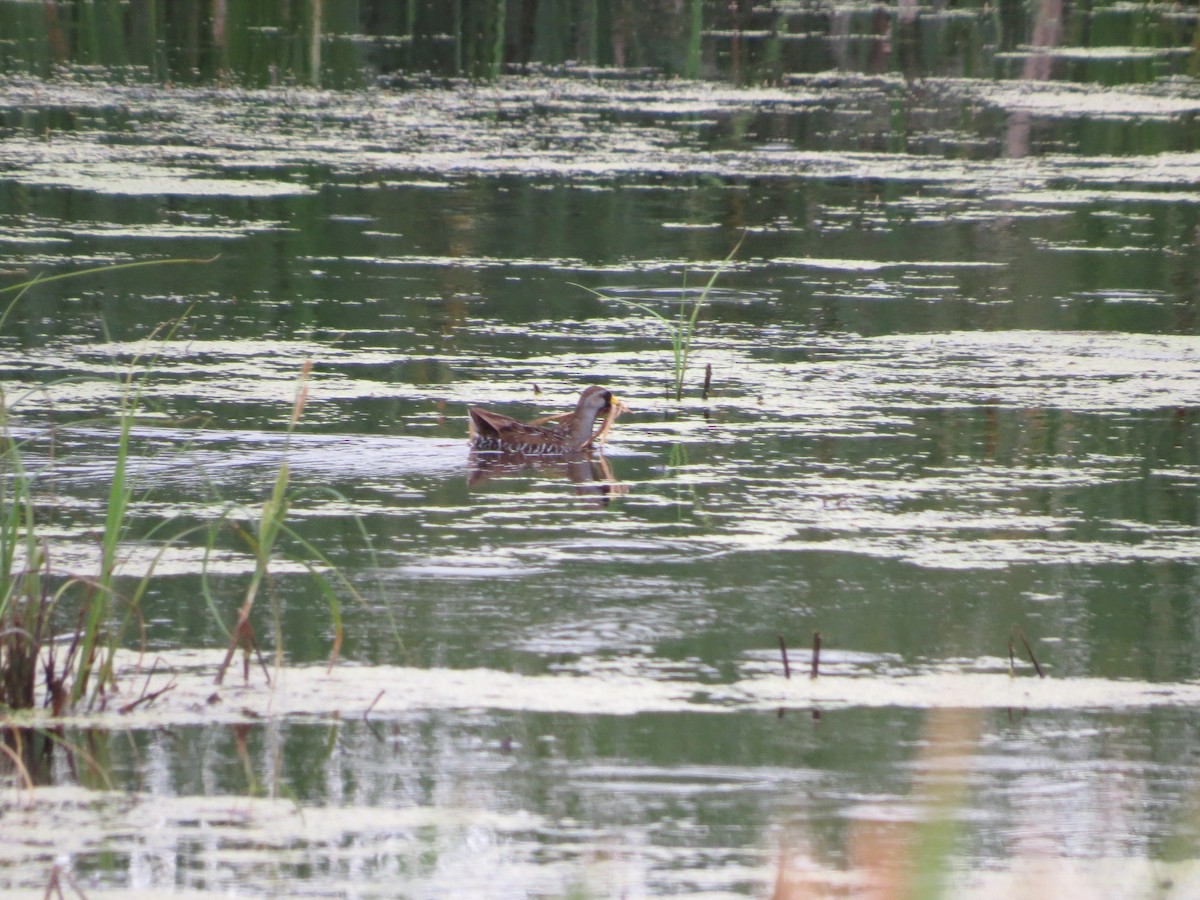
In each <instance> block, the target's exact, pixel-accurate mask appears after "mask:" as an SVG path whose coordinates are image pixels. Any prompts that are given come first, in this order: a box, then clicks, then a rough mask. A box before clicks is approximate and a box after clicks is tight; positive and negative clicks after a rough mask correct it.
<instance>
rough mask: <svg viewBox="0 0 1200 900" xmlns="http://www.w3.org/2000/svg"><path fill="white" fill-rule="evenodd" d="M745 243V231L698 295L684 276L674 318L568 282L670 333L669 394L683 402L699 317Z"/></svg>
mask: <svg viewBox="0 0 1200 900" xmlns="http://www.w3.org/2000/svg"><path fill="white" fill-rule="evenodd" d="M745 240H746V232H745V231H743V232H742V234H741V236H740V237H739V238H738V241H737V243H736V244H734V245H733V249H732V250H730V251H729V253H728V254H727V255H726V257H725V258H724V259H723V260H721V263H720V264H719V265H718V266H717V267H716V268H715V269H714V270H713V272H712V274H711V275H710V276H709V277H708V281H706V282H705V283H704V287H702V288H701V289H700V290H699V291H696V292H694V295H693V296H690V298H689V295H690V294H692V293H693V292H691V291H690V290H689V289H688V286H687V275H686V273H685V274H684V284H683V288H682V290H681V291H680V294H679V306H678V307H677V309H676V310H675V315H674V316H668V315H664V314H663V313H662V312H661V311H660V310H658V309H656V308H655V307H653V306H650V305H649V304H646V303H642V302H641V301H638V300H630V299H629V298H628V297H617V296H615V295H613V294H608V293H605V292H603V291H598V290H596V289H595V288H590V287H588V286H587V285H584V284H578V283H576V282H574V281H571V282H567V283H568V284H570V285H571V286H572V287H577V288H582V289H583V290H585V291H587V292H588V293H589V294H591V295H592V296H594V297H597V298H598V299H600V300H606V301H612V302H613V303H619V304H621V305H622V306H625V307H628V308H629V309H636V310H638V311H640V312H644V313H647V314H649V315H650V316H653V317H654V318H655V319H656V320H658V322H659V323H660V324H661V325H662V327H663V329H664V330H665V331H666V333H667V339H668V340H669V341H670V345H671V375H670V392H671V394H672V395H673V396H674V397H675V400H676V402H678V401H680V400H682V399H683V385H684V381H685V379H686V377H687V369H688V361H689V359H690V357H691V355H692V341H693V339H694V338H695V336H696V329H697V325H698V323H699V321H700V313H701V311H702V310H703V309H704V307H705V306H706V305H707V304H708V298H709V295H710V294H711V293H712V289H713V287H714V286H715V285H716V283H717V279H718V278H720V277H721V274H722V273H724V272H725V271H726V270H727V269H728V268H729V265H730V263H731V262H733V258H734V257H735V256H737V254H738V251H739V250H741V249H742V244H743V243H744V242H745ZM711 377H712V374H711V370H709V372H708V376H707V378H706V380H705V388H704V391H705V394H707V392H708V386H709V383H710V381H711Z"/></svg>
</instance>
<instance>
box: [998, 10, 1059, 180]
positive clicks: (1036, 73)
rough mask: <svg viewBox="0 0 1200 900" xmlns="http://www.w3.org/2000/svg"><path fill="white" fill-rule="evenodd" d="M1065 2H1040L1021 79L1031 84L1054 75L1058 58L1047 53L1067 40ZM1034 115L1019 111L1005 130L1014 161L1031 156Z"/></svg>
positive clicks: (1010, 119)
mask: <svg viewBox="0 0 1200 900" xmlns="http://www.w3.org/2000/svg"><path fill="white" fill-rule="evenodd" d="M1063 13H1064V10H1063V2H1062V0H1039V2H1038V7H1037V14H1036V16H1035V18H1034V21H1033V28H1032V30H1031V32H1030V40H1029V43H1030V52H1029V54H1028V55H1027V56H1026V57H1025V65H1024V67H1023V68H1022V70H1021V77H1022V78H1023V79H1025V80H1028V81H1046V80H1048V79H1049V78H1050V76H1051V75H1052V71H1051V68H1052V66H1053V63H1054V58H1053V57H1052V56H1051V55H1050V54H1049V53H1046V52H1045V51H1046V50H1048V49H1050V48H1052V47H1058V46H1059V45H1061V44H1062V40H1063V33H1064V28H1063ZM1029 120H1030V115H1029V113H1028V112H1027V111H1025V110H1017V111H1015V112H1013V113H1012V114H1011V115H1010V116H1009V118H1008V127H1007V129H1006V130H1005V152H1006V155H1007V156H1009V157H1012V158H1018V157H1023V156H1028V155H1029V143H1030V141H1029V135H1030V121H1029Z"/></svg>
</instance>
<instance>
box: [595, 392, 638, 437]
mask: <svg viewBox="0 0 1200 900" xmlns="http://www.w3.org/2000/svg"><path fill="white" fill-rule="evenodd" d="M627 409H629V407H628V406H626V405H625V404H624V403H622V402H621V401H620V400H618V399H617V395H616V394H613V395H612V404H611V405H610V406H609V408H608V415H606V416H605V417H604V424H603V425H601V426H600V430H599V431H597V432H596V437H595V438H594V439H593V440H592V444H593V446H594V445H596V444H600V445H601V446H603V445H604V440H605V438H607V437H608V432H609V431H610V430H611V429H612V427H613V422H615V421H617V416H619V415H620V414H621V413H623V412H625V410H627Z"/></svg>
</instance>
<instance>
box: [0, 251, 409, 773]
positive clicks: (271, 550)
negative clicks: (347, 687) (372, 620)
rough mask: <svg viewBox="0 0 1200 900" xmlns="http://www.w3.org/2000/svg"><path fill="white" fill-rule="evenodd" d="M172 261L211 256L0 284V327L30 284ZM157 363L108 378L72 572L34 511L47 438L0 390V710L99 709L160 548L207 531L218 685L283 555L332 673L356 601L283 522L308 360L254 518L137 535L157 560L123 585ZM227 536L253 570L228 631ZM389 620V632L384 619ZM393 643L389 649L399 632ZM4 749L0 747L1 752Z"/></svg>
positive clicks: (139, 363)
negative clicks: (219, 546) (222, 579)
mask: <svg viewBox="0 0 1200 900" xmlns="http://www.w3.org/2000/svg"><path fill="white" fill-rule="evenodd" d="M180 262H195V263H202V262H211V260H163V261H154V262H144V263H129V264H123V265H116V266H104V267H100V268H96V269H88V270H85V271H81V272H75V273H67V274H62V275H55V276H51V277H48V278H35V279H33V280H31V281H27V282H24V283H23V284H19V285H13V286H11V287H7V288H0V296H2V295H3V294H7V293H12V294H15V295H16V296H15V298H14V299H13V300H12V301H11V302H10V303H9V304H8V306H7V307H6V308H5V309H4V310H3V312H2V313H0V330H2V329H3V326H4V324H5V322H6V321H7V319H8V318H9V315H10V314H11V312H12V310H13V308H14V306H15V305H16V303H17V302H18V301H19V300H20V299H21V297H22V296H23V295H24V294H25V293H26V292H27V291H28V290H29V289H30V288H32V287H34V286H35V285H38V284H43V283H46V282H50V281H57V280H60V279H63V278H69V277H79V276H82V275H88V274H92V273H95V272H99V271H105V272H111V271H114V270H117V269H126V268H134V267H138V266H144V265H162V264H163V263H180ZM189 314H190V309H189V310H188V312H187V313H185V314H184V315H183V316H181V317H180V318H179V319H177V320H174V321H172V322H170V323H167V324H165V325H162V326H159V328H156V329H155V330H154V331H153V332H152V334H151V335H150V340H152V341H153V340H158V341H160V342H161V344H162V345H164V346H165V345H166V344H167V343H169V342H170V341H172V340H173V339H174V338H175V336H176V333H177V331H178V329H179V328H180V327H181V326H182V324H183V322H184V321H185V320H186V319H187V317H188V315H189ZM158 365H159V357H158V356H157V355H154V354H149V355H147V354H138V355H135V356H134V357H133V358H132V359H131V360H130V361H129V362H128V364H127V365H126V366H125V368H124V370H123V371H122V373H121V374H120V376H119V392H118V395H119V399H118V400H117V402H116V404H115V409H114V410H113V411H112V414H111V415H110V416H108V417H106V418H105V419H104V420H103V421H105V422H106V423H108V424H110V425H112V426H114V427H115V455H114V458H113V460H112V473H111V483H110V484H109V486H108V490H107V494H106V496H105V499H104V507H103V509H104V512H103V520H102V525H101V526H100V529H99V534H98V536H97V540H96V547H97V554H98V561H97V562H96V567H95V569H94V570H90V571H83V572H79V571H72V572H68V573H64V572H61V571H58V570H56V568H55V565H54V559H55V554H54V552H53V548H52V546H51V544H52V541H51V539H50V538H49V536H48V535H49V532H48V531H47V529H46V528H45V524H44V520H45V518H46V511H40V510H39V507H38V502H39V495H40V494H41V493H42V491H41V483H42V481H44V480H45V479H46V478H47V477H48V476H50V475H53V473H54V468H53V467H54V463H53V454H51V459H50V460H49V461H47V460H46V458H45V455H44V454H42V453H41V450H40V447H39V448H38V449H39V453H38V454H37V455H36V457H35V455H34V454H33V453H32V445H33V444H34V443H35V442H42V441H44V440H46V439H47V438H49V439H50V440H51V442H53V436H54V434H55V430H54V429H53V428H48V427H47V428H38V427H37V426H32V427H31V426H27V425H22V426H21V427H20V428H14V426H13V425H12V419H13V416H12V411H13V408H14V406H16V405H17V404H18V403H19V401H20V399H22V398H14V397H9V396H8V395H6V393H5V391H4V389H3V387H2V386H0V711H3V710H6V709H7V710H16V709H30V708H33V707H35V706H36V705H38V702H39V700H38V697H39V691H38V685H39V682H41V683H42V684H43V685H44V688H43V690H42V691H41V697H42V700H41V703H42V705H43V706H45V707H47V708H48V709H50V711H51V712H52V713H53V714H54V715H58V714H61V713H64V712H70V711H72V710H74V709H76V708H77V707H79V706H81V705H83V704H86V705H87V706H88V707H89V708H92V707H95V706H97V705H99V706H100V707H101V708H103V707H104V706H105V704H106V703H107V701H108V699H109V697H110V696H111V694H112V691H113V690H114V689H115V687H116V684H115V680H116V679H115V660H116V656H117V651H118V650H119V649H120V648H121V647H122V646H123V645H124V643H125V638H126V636H127V634H128V633H129V631H130V628H131V626H133V625H135V624H137V623H138V622H142V621H144V620H143V616H142V611H141V605H142V601H143V599H144V598H145V596H146V595H147V593H148V592H149V590H150V587H151V583H152V579H153V577H154V572H155V569H156V567H157V566H158V564H159V562H160V561H161V559H162V557H163V554H164V553H166V552H167V550H169V549H170V548H171V547H172V546H174V545H176V544H178V543H180V542H182V541H185V540H190V539H192V538H193V537H194V536H195V535H196V534H197V533H203V532H206V533H207V550H206V553H205V564H204V566H203V568H202V571H201V573H200V574H201V581H202V585H203V588H202V590H203V593H204V596H205V599H206V600H207V601H208V604H209V607H210V610H211V611H212V613H213V615H214V618H215V619H216V621H217V622H218V623H219V624H220V627H221V628H222V629H223V630H224V631H225V632H226V634H227V635H228V637H229V651H228V653H227V654H226V657H225V661H224V663H223V664H222V665H221V667H220V669H219V671H218V674H217V681H218V683H219V682H220V681H221V679H222V678H223V676H224V674H225V672H226V669H227V668H228V665H229V663H230V661H231V659H232V656H233V653H234V651H235V650H236V649H237V647H238V646H242V647H243V648H245V649H246V650H247V652H249V651H250V650H251V649H252V648H253V649H257V644H256V642H255V639H254V632H253V629H252V627H251V617H252V612H253V610H254V608H255V605H256V599H257V598H258V597H259V596H260V595H261V594H262V593H263V587H264V585H266V584H268V583H269V576H270V572H271V564H272V560H273V559H274V558H275V557H277V556H279V555H282V554H287V555H288V556H289V558H291V559H292V560H294V561H298V562H300V563H301V564H303V565H304V566H305V567H306V568H307V570H308V572H309V574H310V575H311V576H312V578H313V579H314V580H315V582H316V583H317V585H318V587H319V588H320V590H321V592H322V594H323V596H324V598H325V600H326V603H327V605H328V607H329V612H330V618H331V620H332V624H333V630H334V638H333V646H332V650H331V659H330V664H331V665H332V664H333V662H334V661H336V659H337V657H338V654H339V651H340V647H341V641H342V634H343V628H342V617H341V604H340V601H339V597H338V594H339V591H344V592H347V593H349V594H350V595H351V596H353V597H354V598H355V599H357V600H359V601H360V602H364V603H365V601H363V599H362V597H361V596H360V595H359V593H358V592H357V591H356V590H355V589H354V587H353V585H351V584H350V582H349V580H348V579H347V578H346V577H345V575H344V574H343V573H342V572H341V571H340V570H338V569H337V567H336V566H334V565H333V564H332V562H331V561H330V560H329V558H328V557H327V556H326V555H325V554H323V553H322V552H321V551H320V550H319V549H318V548H317V547H315V546H313V545H312V543H311V542H309V541H308V540H307V539H305V538H304V537H303V536H302V535H300V534H298V533H297V532H296V531H295V530H294V529H292V528H291V527H290V526H289V525H288V523H287V515H288V509H289V506H290V503H291V479H290V469H289V466H288V450H289V448H290V445H291V438H292V435H293V432H294V430H295V428H296V426H297V424H298V423H299V421H300V418H301V415H302V413H303V411H304V407H305V403H306V401H307V397H308V379H309V376H310V373H311V368H312V364H311V361H306V362H305V363H304V366H303V368H302V371H301V372H300V377H299V382H298V386H297V389H296V396H295V398H294V402H293V404H292V410H291V417H290V419H289V421H288V427H287V435H286V443H285V447H284V452H283V458H282V460H281V462H280V465H279V469H278V472H277V473H276V476H275V478H274V481H273V483H272V484H271V487H270V491H269V494H268V496H267V497H266V499H265V500H264V501H263V505H262V508H261V511H260V513H259V515H258V516H257V518H256V521H254V522H252V523H247V524H243V523H240V522H238V521H237V520H236V518H235V514H234V513H233V509H234V506H233V505H232V504H229V505H228V506H227V507H226V509H225V511H224V512H223V513H221V514H220V515H218V516H217V517H216V519H215V520H213V519H209V520H207V521H205V522H202V523H200V524H195V525H192V526H190V527H187V528H184V529H183V530H181V531H179V532H178V533H176V534H173V535H171V536H169V537H166V538H164V537H163V535H162V532H164V531H165V530H166V529H167V528H168V527H169V525H170V520H167V519H164V520H163V521H161V522H159V523H157V524H155V525H153V526H152V527H151V528H150V529H149V530H148V532H146V533H145V534H144V535H142V536H141V537H140V538H139V541H140V542H142V543H143V544H144V543H145V542H147V541H150V540H154V541H155V542H156V544H157V546H158V551H157V553H156V554H155V555H154V556H153V557H152V558H151V560H150V561H149V563H148V565H147V566H146V567H145V568H144V569H143V571H142V573H141V574H140V576H138V577H137V578H131V577H129V576H125V575H122V574H121V571H120V567H121V563H122V561H123V559H124V558H125V556H126V555H127V553H126V548H127V546H128V540H129V530H130V529H129V525H130V520H131V517H132V516H133V515H135V514H136V512H137V507H138V503H137V501H136V499H135V484H134V477H133V475H134V473H133V471H132V470H131V466H132V460H133V459H134V453H135V452H136V447H135V440H134V439H135V430H134V426H135V424H136V423H137V421H138V419H139V417H140V416H141V409H142V398H143V394H144V390H145V384H146V383H147V381H148V379H150V378H152V377H153V375H154V373H155V371H156V368H157V366H158ZM33 390H38V389H37V388H35V389H33ZM52 446H53V444H52ZM35 458H36V459H38V460H39V462H37V463H36V464H35V463H33V462H32V460H33V459H35ZM342 499H344V498H342ZM226 528H232V530H233V531H234V533H235V534H236V535H237V536H238V538H239V540H240V542H241V543H242V544H243V545H244V546H245V547H247V548H248V549H249V551H250V553H251V554H252V556H253V559H254V569H253V571H252V572H251V573H250V575H249V580H248V583H247V586H246V588H245V592H244V593H243V594H242V597H241V604H240V607H239V609H238V613H237V619H236V624H234V625H233V626H232V628H228V627H226V625H225V624H224V622H223V618H224V617H223V615H222V611H221V608H220V607H221V604H220V602H219V600H218V599H217V598H216V597H214V596H213V592H212V590H211V589H210V586H209V582H208V578H207V560H208V558H209V555H210V554H211V552H212V551H213V549H214V547H215V545H216V542H217V534H218V533H219V532H220V531H222V530H223V529H226ZM360 531H362V533H363V537H364V539H365V540H366V542H367V544H368V545H369V544H370V539H369V536H368V535H367V534H366V532H365V529H362V528H361V523H360ZM335 587H336V589H335ZM270 598H271V601H272V604H271V610H272V612H273V614H274V622H273V624H274V631H275V634H276V645H275V655H276V662H277V664H280V663H281V662H282V658H283V647H282V633H283V628H282V624H281V612H280V607H279V601H278V598H277V597H276V595H275V593H274V592H273V591H272V592H270ZM392 624H393V631H396V629H395V623H394V622H393V623H392ZM396 638H397V643H398V644H399V634H398V632H396ZM157 693H161V692H156V693H154V694H150V695H146V694H145V693H143V696H142V697H141V698H139V699H137V700H135V701H133V702H132V703H126V704H125V706H123V707H122V709H126V708H131V707H132V706H136V705H138V704H139V703H142V702H145V701H146V699H147V697H150V698H153V697H154V696H156V695H157ZM4 749H5V748H4V747H3V746H0V752H4Z"/></svg>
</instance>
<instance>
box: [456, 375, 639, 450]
mask: <svg viewBox="0 0 1200 900" xmlns="http://www.w3.org/2000/svg"><path fill="white" fill-rule="evenodd" d="M625 409H626V406H625V404H623V403H622V402H621V401H620V400H618V399H617V398H616V397H615V396H614V395H613V393H612V391H610V390H608V389H607V388H603V387H600V386H598V385H593V386H592V387H589V388H586V389H585V390H584V392H583V393H582V394H580V395H579V402H578V403H577V404H575V411H574V412H570V413H562V414H559V415H555V416H543V417H542V418H540V419H534V420H533V421H532V422H528V423H526V422H518V421H517V420H516V419H514V418H513V417H512V416H506V415H502V414H501V413H495V412H492V411H491V410H487V409H482V408H480V407H478V406H472V407H470V408H469V409H468V410H467V418H468V420H469V424H470V444H471V448H472V449H474V450H499V451H501V452H503V453H528V454H551V453H579V452H583V451H587V450H591V449H592V447H594V446H596V445H597V443H599V444H603V443H604V439H605V438H606V437H607V436H608V431H609V429H610V428H612V424H613V422H615V421H616V418H617V416H618V415H619V414H620V413H621V412H623V411H624V410H625ZM601 415H603V416H604V423H603V424H602V425H601V426H600V428H599V429H598V430H597V431H595V432H593V431H592V429H593V427H594V426H595V424H596V419H597V418H598V417H600V416H601Z"/></svg>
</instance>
